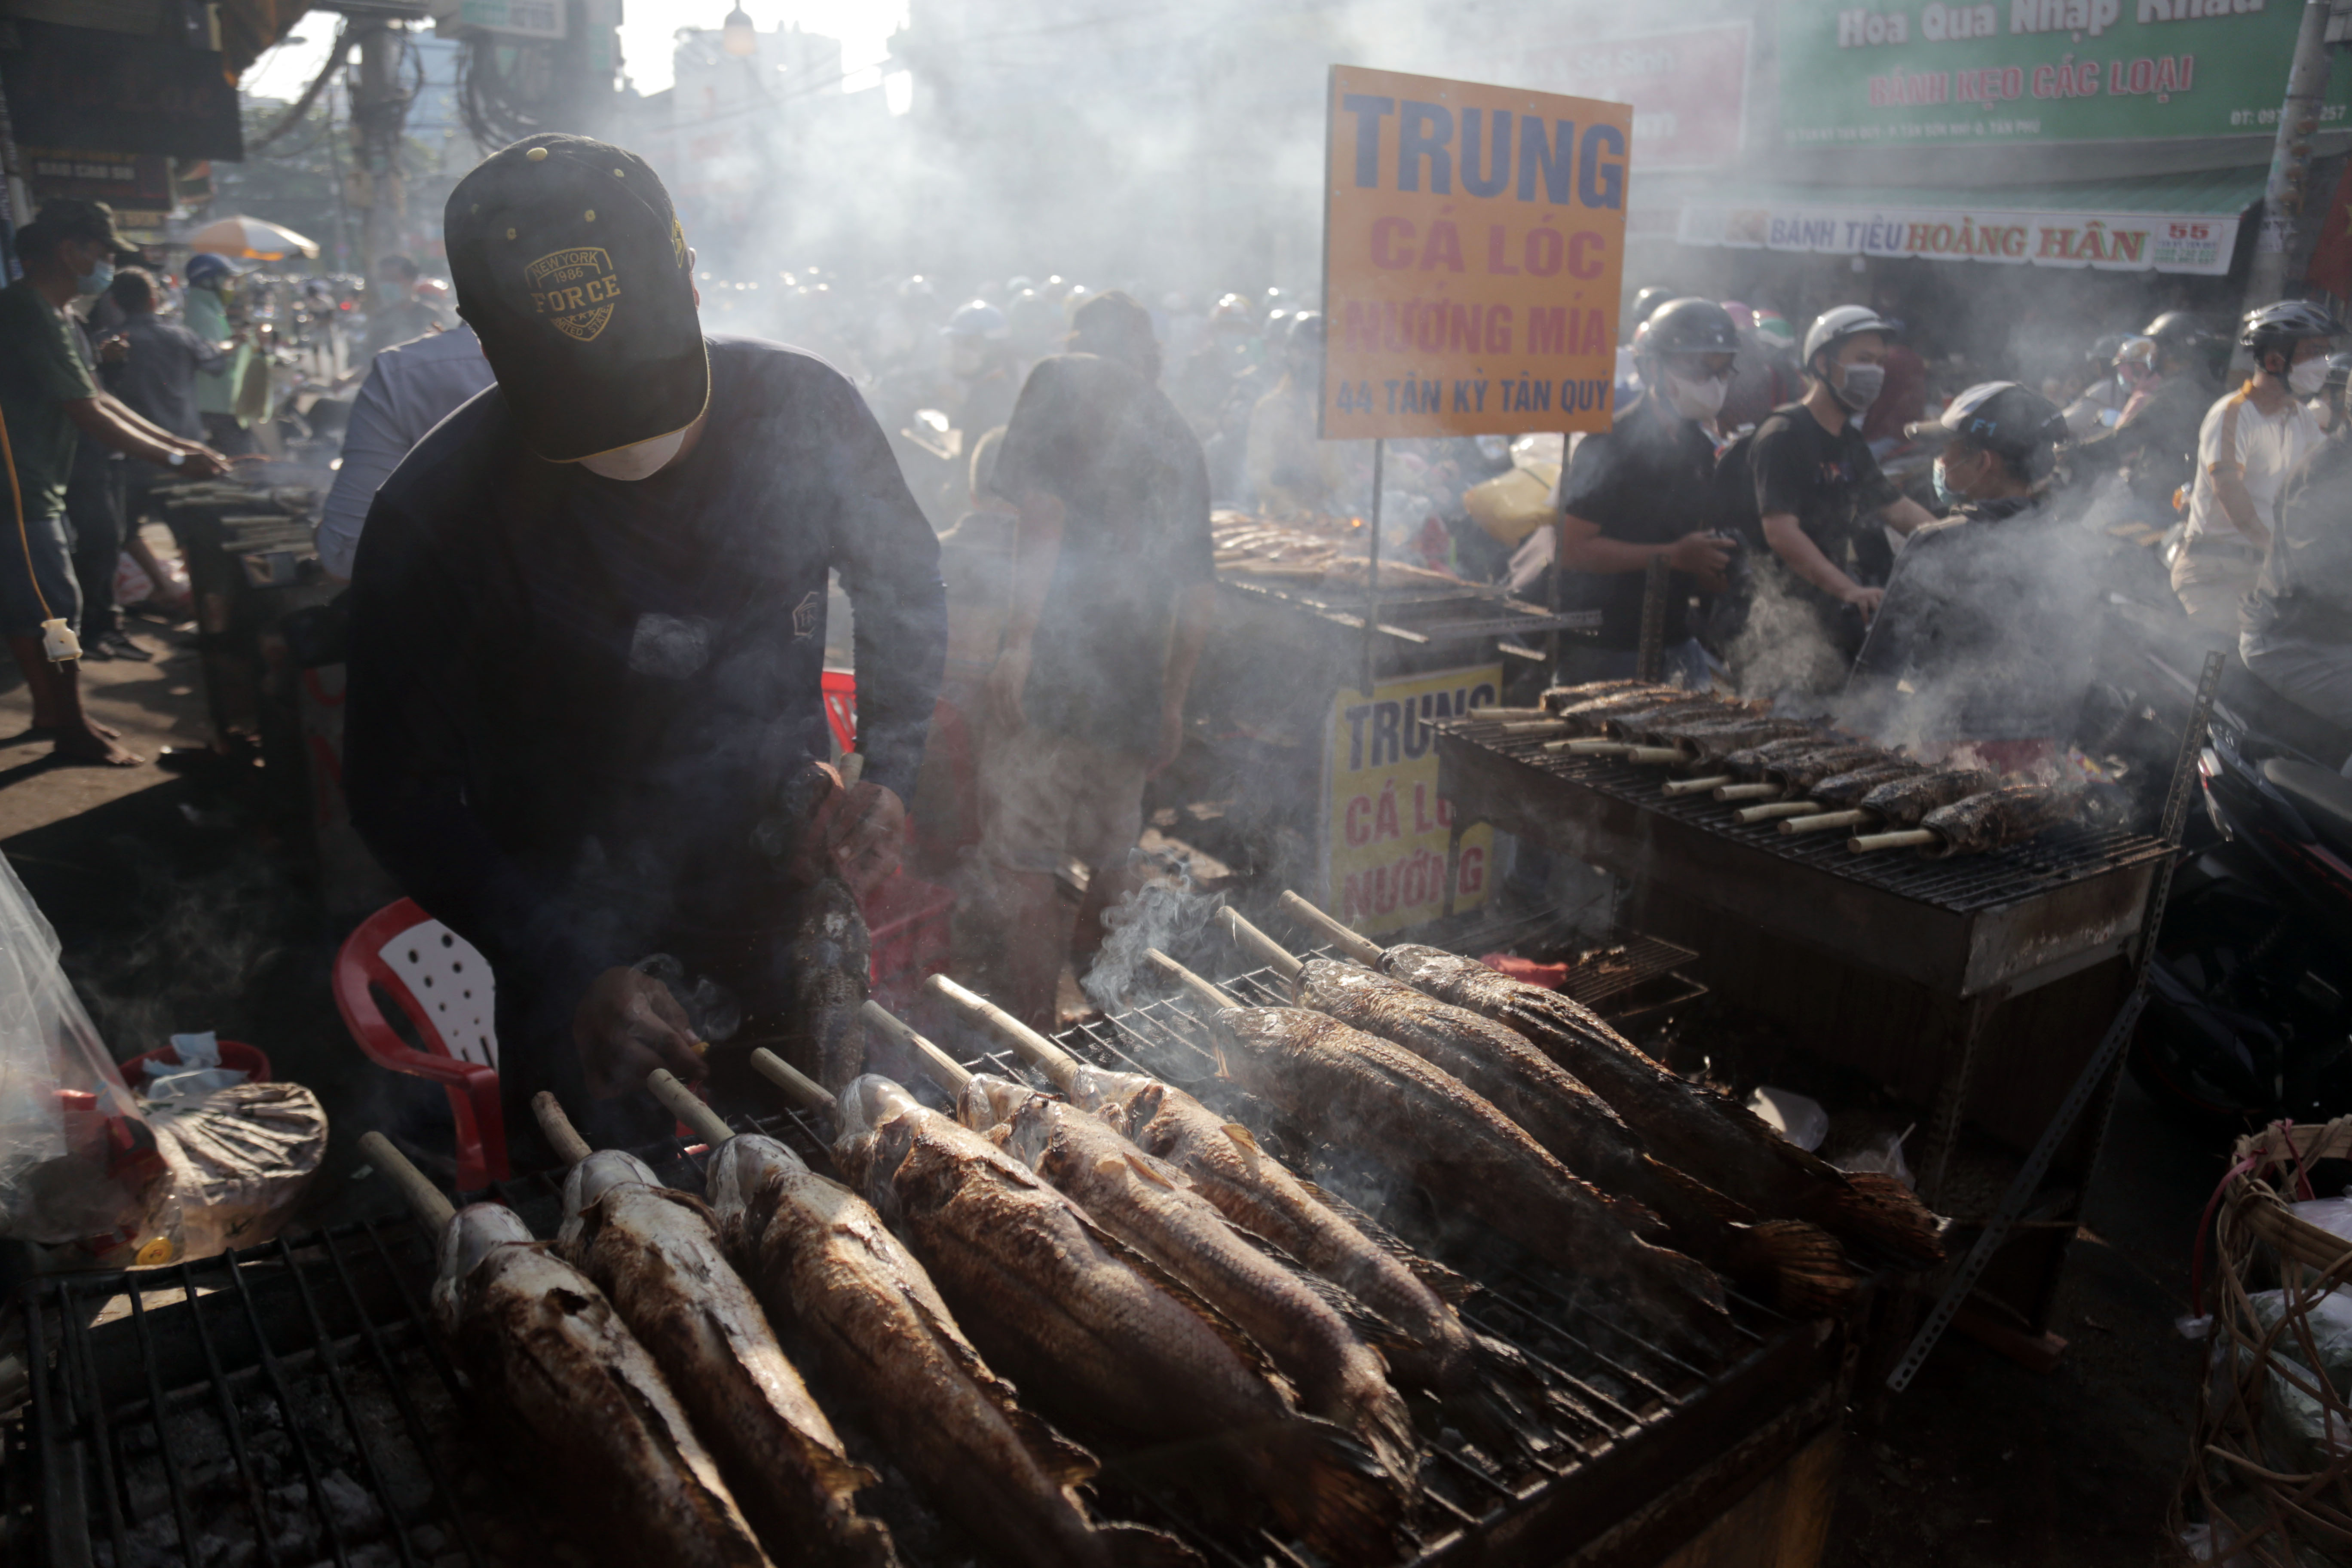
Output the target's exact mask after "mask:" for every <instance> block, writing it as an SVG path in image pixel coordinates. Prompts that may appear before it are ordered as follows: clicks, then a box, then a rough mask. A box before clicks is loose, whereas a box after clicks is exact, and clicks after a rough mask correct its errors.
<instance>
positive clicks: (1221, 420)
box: [1170, 293, 1273, 499]
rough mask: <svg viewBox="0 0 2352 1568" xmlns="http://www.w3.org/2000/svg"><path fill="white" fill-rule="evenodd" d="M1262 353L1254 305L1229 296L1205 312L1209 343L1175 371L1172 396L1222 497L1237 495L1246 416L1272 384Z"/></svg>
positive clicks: (1244, 297)
mask: <svg viewBox="0 0 2352 1568" xmlns="http://www.w3.org/2000/svg"><path fill="white" fill-rule="evenodd" d="M1265 348H1266V344H1265V339H1264V338H1263V337H1261V336H1260V334H1259V331H1258V314H1257V306H1256V305H1255V303H1254V302H1253V301H1252V300H1250V298H1249V296H1247V295H1245V294H1241V293H1227V294H1223V295H1221V296H1219V297H1218V300H1217V302H1216V303H1215V304H1214V305H1213V306H1211V307H1210V308H1209V331H1208V342H1204V343H1202V345H1201V346H1200V347H1199V348H1197V349H1195V350H1193V351H1192V353H1190V354H1188V355H1186V356H1185V359H1184V363H1182V364H1181V365H1180V366H1178V367H1177V371H1176V378H1175V385H1174V387H1173V388H1172V390H1171V393H1170V396H1171V397H1172V398H1173V399H1174V400H1175V403H1176V406H1177V409H1178V410H1179V411H1180V412H1181V413H1182V414H1183V416H1184V417H1185V419H1186V421H1187V422H1189V423H1190V424H1191V425H1192V433H1193V434H1194V435H1196V436H1198V437H1200V438H1201V439H1202V442H1203V443H1204V444H1205V445H1206V447H1207V449H1208V452H1209V477H1210V481H1211V483H1212V485H1213V488H1214V489H1215V492H1216V494H1217V495H1218V496H1219V497H1221V498H1224V499H1238V498H1239V497H1240V495H1241V490H1242V484H1243V477H1242V476H1243V468H1244V458H1245V455H1246V448H1247V446H1248V442H1249V421H1250V412H1251V410H1253V409H1255V407H1256V406H1257V403H1258V399H1259V398H1261V397H1263V396H1265V394H1266V391H1267V389H1268V388H1267V384H1268V383H1269V382H1270V381H1271V380H1272V379H1273V377H1272V376H1270V375H1268V374H1265V371H1264V369H1263V367H1262V365H1261V361H1262V360H1263V359H1264V358H1265Z"/></svg>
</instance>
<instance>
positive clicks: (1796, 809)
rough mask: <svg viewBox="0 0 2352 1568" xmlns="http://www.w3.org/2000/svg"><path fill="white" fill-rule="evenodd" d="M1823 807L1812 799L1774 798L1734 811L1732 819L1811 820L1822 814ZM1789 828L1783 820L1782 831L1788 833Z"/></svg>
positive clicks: (1744, 820) (1768, 820) (1740, 820)
mask: <svg viewBox="0 0 2352 1568" xmlns="http://www.w3.org/2000/svg"><path fill="white" fill-rule="evenodd" d="M1821 809H1822V808H1821V807H1820V806H1819V805H1816V804H1814V803H1813V802H1812V801H1810V800H1772V801H1767V802H1765V803H1764V804H1763V805H1751V806H1749V807H1748V808H1747V809H1746V810H1744V811H1738V812H1734V813H1733V814H1732V818H1731V819H1732V820H1733V821H1734V822H1738V823H1742V824H1745V823H1750V822H1770V821H1772V820H1773V819H1774V818H1776V817H1788V818H1790V819H1792V820H1802V821H1811V819H1812V818H1813V817H1814V816H1817V815H1819V814H1820V812H1821ZM1788 830H1789V825H1788V823H1786V822H1783V823H1782V824H1781V825H1780V831H1781V832H1783V833H1786V832H1787V831H1788Z"/></svg>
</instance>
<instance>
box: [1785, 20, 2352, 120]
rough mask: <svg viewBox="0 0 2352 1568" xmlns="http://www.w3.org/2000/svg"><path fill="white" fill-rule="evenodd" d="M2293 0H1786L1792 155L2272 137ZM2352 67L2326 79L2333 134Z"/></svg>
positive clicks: (2347, 97) (2351, 86)
mask: <svg viewBox="0 0 2352 1568" xmlns="http://www.w3.org/2000/svg"><path fill="white" fill-rule="evenodd" d="M2303 10H2304V8H2303V7H2302V6H2301V5H2295V4H2293V0H1998V3H1997V4H1984V5H1968V4H1944V3H1942V0H1926V3H1925V4H1920V5H1902V4H1895V5H1854V4H1850V3H1848V4H1842V3H1841V0H1782V4H1781V5H1780V134H1781V137H1782V139H1783V141H1784V142H1786V144H1787V145H1789V146H1790V147H1816V146H1829V147H1874V146H1875V147H1904V146H1949V145H1952V144H1955V143H1958V142H1978V143H1985V142H2087V141H2116V140H2125V139H2129V140H2140V139H2145V138H2148V137H2160V136H2232V135H2247V136H2252V135H2260V136H2263V137H2264V138H2269V137H2271V136H2273V134H2274V132H2275V127H2276V125H2277V122H2278V110H2279V100H2280V99H2281V98H2282V97H2283V96H2284V93H2285V89H2286V66H2287V62H2288V61H2289V60H2290V59H2292V58H2294V40H2295V30H2296V28H2297V27H2298V26H2300V25H2301V22H2302V17H2303ZM2347 78H2352V72H2347V71H2341V70H2339V71H2336V72H2333V73H2332V74H2331V79H2330V80H2329V82H2328V87H2327V99H2326V106H2325V107H2324V108H2323V109H2322V110H2321V111H2320V121H2321V123H2322V124H2323V125H2332V124H2335V123H2336V122H2337V121H2342V120H2343V119H2344V117H2345V113H2346V106H2347V103H2352V80H2348V79H2347Z"/></svg>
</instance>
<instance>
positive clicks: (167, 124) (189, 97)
mask: <svg viewBox="0 0 2352 1568" xmlns="http://www.w3.org/2000/svg"><path fill="white" fill-rule="evenodd" d="M10 26H12V27H13V29H14V39H15V44H14V47H0V79H5V85H6V88H7V93H8V117H9V121H10V127H11V129H12V130H13V131H14V132H15V133H16V138H17V140H18V141H19V142H23V143H27V144H33V145H37V146H43V147H90V148H99V149H103V150H105V151H108V152H113V153H163V154H166V155H169V156H172V157H178V158H221V159H225V160H227V161H230V162H235V161H236V160H238V159H241V158H243V157H244V156H245V131H244V127H243V126H242V125H241V124H240V123H239V121H238V119H237V110H236V87H235V86H234V85H233V84H232V83H231V81H230V79H229V78H228V76H227V75H226V71H225V69H224V68H223V66H222V64H221V57H220V55H219V54H218V53H216V52H215V51H213V50H210V49H190V48H183V47H180V46H179V45H177V44H168V43H163V42H159V41H157V40H155V39H152V38H138V37H129V36H127V35H125V34H121V33H109V32H101V31H100V30H98V29H97V28H94V27H60V26H55V25H54V24H51V23H47V22H26V21H18V22H15V23H12V24H10ZM5 42H6V40H5V39H0V45H5Z"/></svg>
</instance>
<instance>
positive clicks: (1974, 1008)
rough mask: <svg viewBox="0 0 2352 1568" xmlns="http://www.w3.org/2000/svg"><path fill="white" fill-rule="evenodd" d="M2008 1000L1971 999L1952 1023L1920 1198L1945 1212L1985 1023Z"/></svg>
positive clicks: (1998, 996) (1998, 995)
mask: <svg viewBox="0 0 2352 1568" xmlns="http://www.w3.org/2000/svg"><path fill="white" fill-rule="evenodd" d="M2007 998H2008V993H2007V992H2006V991H2002V990H1994V991H1989V992H1985V993H1983V994H1979V995H1976V996H1971V997H1969V999H1968V1001H1967V1002H1966V1003H1965V1004H1963V1005H1962V1007H1961V1010H1960V1013H1959V1016H1958V1017H1957V1018H1956V1019H1954V1020H1953V1029H1952V1033H1953V1035H1954V1036H1955V1037H1957V1038H1956V1043H1957V1045H1958V1047H1959V1048H1958V1051H1957V1052H1956V1053H1955V1054H1954V1057H1953V1058H1952V1063H1951V1067H1950V1068H1949V1069H1948V1070H1947V1071H1946V1072H1945V1074H1944V1081H1943V1083H1942V1084H1941V1085H1940V1086H1938V1088H1937V1090H1936V1108H1935V1112H1934V1114H1935V1131H1934V1133H1933V1137H1934V1139H1935V1145H1934V1148H1933V1149H1932V1150H1931V1151H1930V1152H1929V1154H1928V1166H1927V1181H1926V1182H1925V1183H1924V1184H1922V1186H1921V1190H1920V1196H1921V1197H1922V1198H1923V1199H1924V1200H1925V1202H1926V1203H1927V1206H1928V1207H1929V1208H1931V1209H1934V1210H1936V1211H1937V1213H1939V1214H1940V1213H1942V1212H1943V1205H1944V1184H1945V1182H1946V1181H1947V1179H1948V1178H1949V1176H1950V1175H1951V1170H1952V1152H1953V1150H1954V1149H1956V1148H1958V1145H1959V1142H1960V1123H1961V1121H1962V1120H1963V1119H1964V1118H1965V1117H1966V1116H1967V1114H1968V1106H1969V1088H1970V1087H1971V1085H1972V1084H1973V1083H1974V1081H1975V1079H1976V1070H1977V1047H1979V1045H1980V1044H1981V1043H1982V1042H1983V1040H1984V1030H1985V1023H1986V1021H1987V1020H1988V1019H1990V1017H1991V1016H1992V1015H1993V1012H1994V1010H1995V1009H1996V1008H1998V1007H1999V1006H2000V1005H2001V1003H2002V1002H2003V1001H2005V1000H2007Z"/></svg>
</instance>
